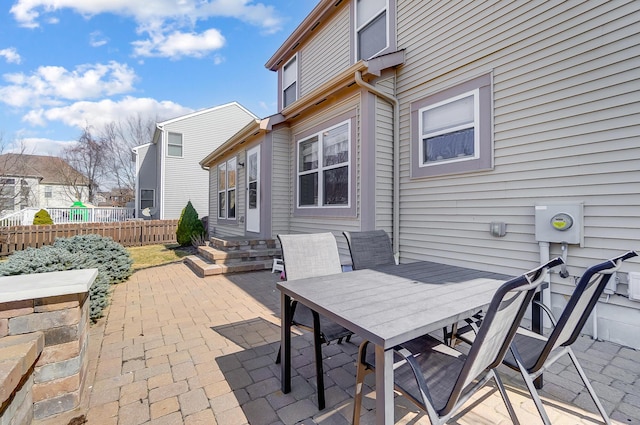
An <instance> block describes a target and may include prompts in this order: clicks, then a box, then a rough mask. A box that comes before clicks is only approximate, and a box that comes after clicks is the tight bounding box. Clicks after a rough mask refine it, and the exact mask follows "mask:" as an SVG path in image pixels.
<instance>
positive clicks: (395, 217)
mask: <svg viewBox="0 0 640 425" xmlns="http://www.w3.org/2000/svg"><path fill="white" fill-rule="evenodd" d="M355 81H356V84H357V85H358V86H360V87H362V88H364V89H366V90H368V91H369V92H371V93H373V94H375V95H376V96H378V97H380V98H381V99H382V100H384V101H386V102H387V103H389V104H391V106H392V107H393V195H392V196H393V198H392V205H393V212H392V217H391V221H392V229H393V238H392V244H393V255H394V256H395V258H396V263H397V262H398V261H399V260H400V102H398V99H396V98H395V97H393V96H389V95H388V94H386V93H383V92H381V91H380V90H378V89H377V88H376V87H374V86H372V85H371V84H369V83H367V82H365V81H364V80H363V79H362V72H361V71H356V72H355Z"/></svg>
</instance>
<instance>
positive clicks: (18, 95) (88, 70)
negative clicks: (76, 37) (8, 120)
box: [0, 61, 137, 107]
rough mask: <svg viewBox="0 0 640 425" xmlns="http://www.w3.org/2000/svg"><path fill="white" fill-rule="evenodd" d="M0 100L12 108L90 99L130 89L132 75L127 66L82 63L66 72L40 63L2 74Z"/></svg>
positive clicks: (132, 81) (131, 88)
mask: <svg viewBox="0 0 640 425" xmlns="http://www.w3.org/2000/svg"><path fill="white" fill-rule="evenodd" d="M3 77H4V79H5V81H7V83H8V84H7V85H5V86H0V102H4V103H6V104H8V105H10V106H14V107H24V106H30V107H39V106H43V105H48V106H51V105H60V104H61V103H62V102H63V101H66V100H79V99H93V98H98V97H101V96H111V95H115V94H123V93H127V92H130V91H132V90H133V83H134V81H135V80H136V78H137V77H136V74H135V72H134V71H133V69H131V68H130V67H129V66H128V65H126V64H121V63H118V62H114V61H111V62H109V63H108V64H100V63H98V64H85V65H80V66H78V67H77V68H76V69H75V70H73V71H69V70H67V69H66V68H63V67H60V66H41V67H39V68H38V69H37V70H36V71H35V72H33V73H31V74H30V75H27V74H24V73H12V74H5V75H4V76H3Z"/></svg>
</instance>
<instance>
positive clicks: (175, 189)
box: [133, 102, 256, 219]
mask: <svg viewBox="0 0 640 425" xmlns="http://www.w3.org/2000/svg"><path fill="white" fill-rule="evenodd" d="M255 119H256V116H255V115H253V114H252V113H251V112H249V111H248V110H247V109H245V108H244V107H243V106H241V105H240V104H238V103H236V102H232V103H228V104H225V105H220V106H216V107H213V108H209V109H203V110H201V111H197V112H194V113H191V114H188V115H183V116H181V117H177V118H173V119H171V120H167V121H163V122H159V123H157V124H156V130H155V132H154V134H153V140H152V142H151V143H148V144H145V145H141V146H137V147H135V148H134V149H133V151H134V155H135V161H136V165H135V167H136V189H135V208H136V216H137V217H143V218H159V219H175V218H180V214H181V213H182V209H183V208H184V207H185V206H186V205H187V202H189V201H191V203H192V204H193V206H194V208H195V209H196V211H197V212H198V215H199V216H200V217H204V216H206V215H208V214H209V203H208V193H209V187H208V184H207V181H208V172H207V171H205V170H203V169H202V168H201V167H200V165H199V164H198V162H199V161H200V160H201V159H202V158H203V157H204V156H205V155H206V154H208V153H209V152H211V151H212V150H213V149H216V148H217V147H218V146H220V144H222V143H223V142H224V141H225V140H227V139H228V138H229V137H231V136H232V135H233V134H234V133H236V132H237V131H238V130H240V129H241V128H242V127H244V126H245V125H246V124H247V122H249V121H251V120H255Z"/></svg>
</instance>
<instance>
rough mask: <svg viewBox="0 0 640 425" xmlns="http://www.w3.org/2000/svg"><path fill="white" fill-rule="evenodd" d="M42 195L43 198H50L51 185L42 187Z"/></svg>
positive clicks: (51, 194)
mask: <svg viewBox="0 0 640 425" xmlns="http://www.w3.org/2000/svg"><path fill="white" fill-rule="evenodd" d="M44 197H45V198H52V197H53V187H51V186H45V187H44Z"/></svg>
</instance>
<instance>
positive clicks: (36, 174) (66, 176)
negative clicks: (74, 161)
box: [0, 153, 86, 185]
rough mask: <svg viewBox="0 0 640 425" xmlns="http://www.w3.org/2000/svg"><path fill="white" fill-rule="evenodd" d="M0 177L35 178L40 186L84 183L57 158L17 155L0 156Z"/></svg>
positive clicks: (82, 179)
mask: <svg viewBox="0 0 640 425" xmlns="http://www.w3.org/2000/svg"><path fill="white" fill-rule="evenodd" d="M0 175H2V176H10V177H26V178H36V179H39V180H40V183H41V184H62V185H66V184H68V182H69V181H74V182H86V178H85V176H83V175H82V174H81V173H80V172H78V171H77V170H76V169H75V168H73V167H71V166H70V165H69V164H68V163H67V162H66V161H65V160H64V159H62V158H59V157H57V156H44V155H26V154H17V153H7V154H4V155H0ZM85 184H86V183H85Z"/></svg>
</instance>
